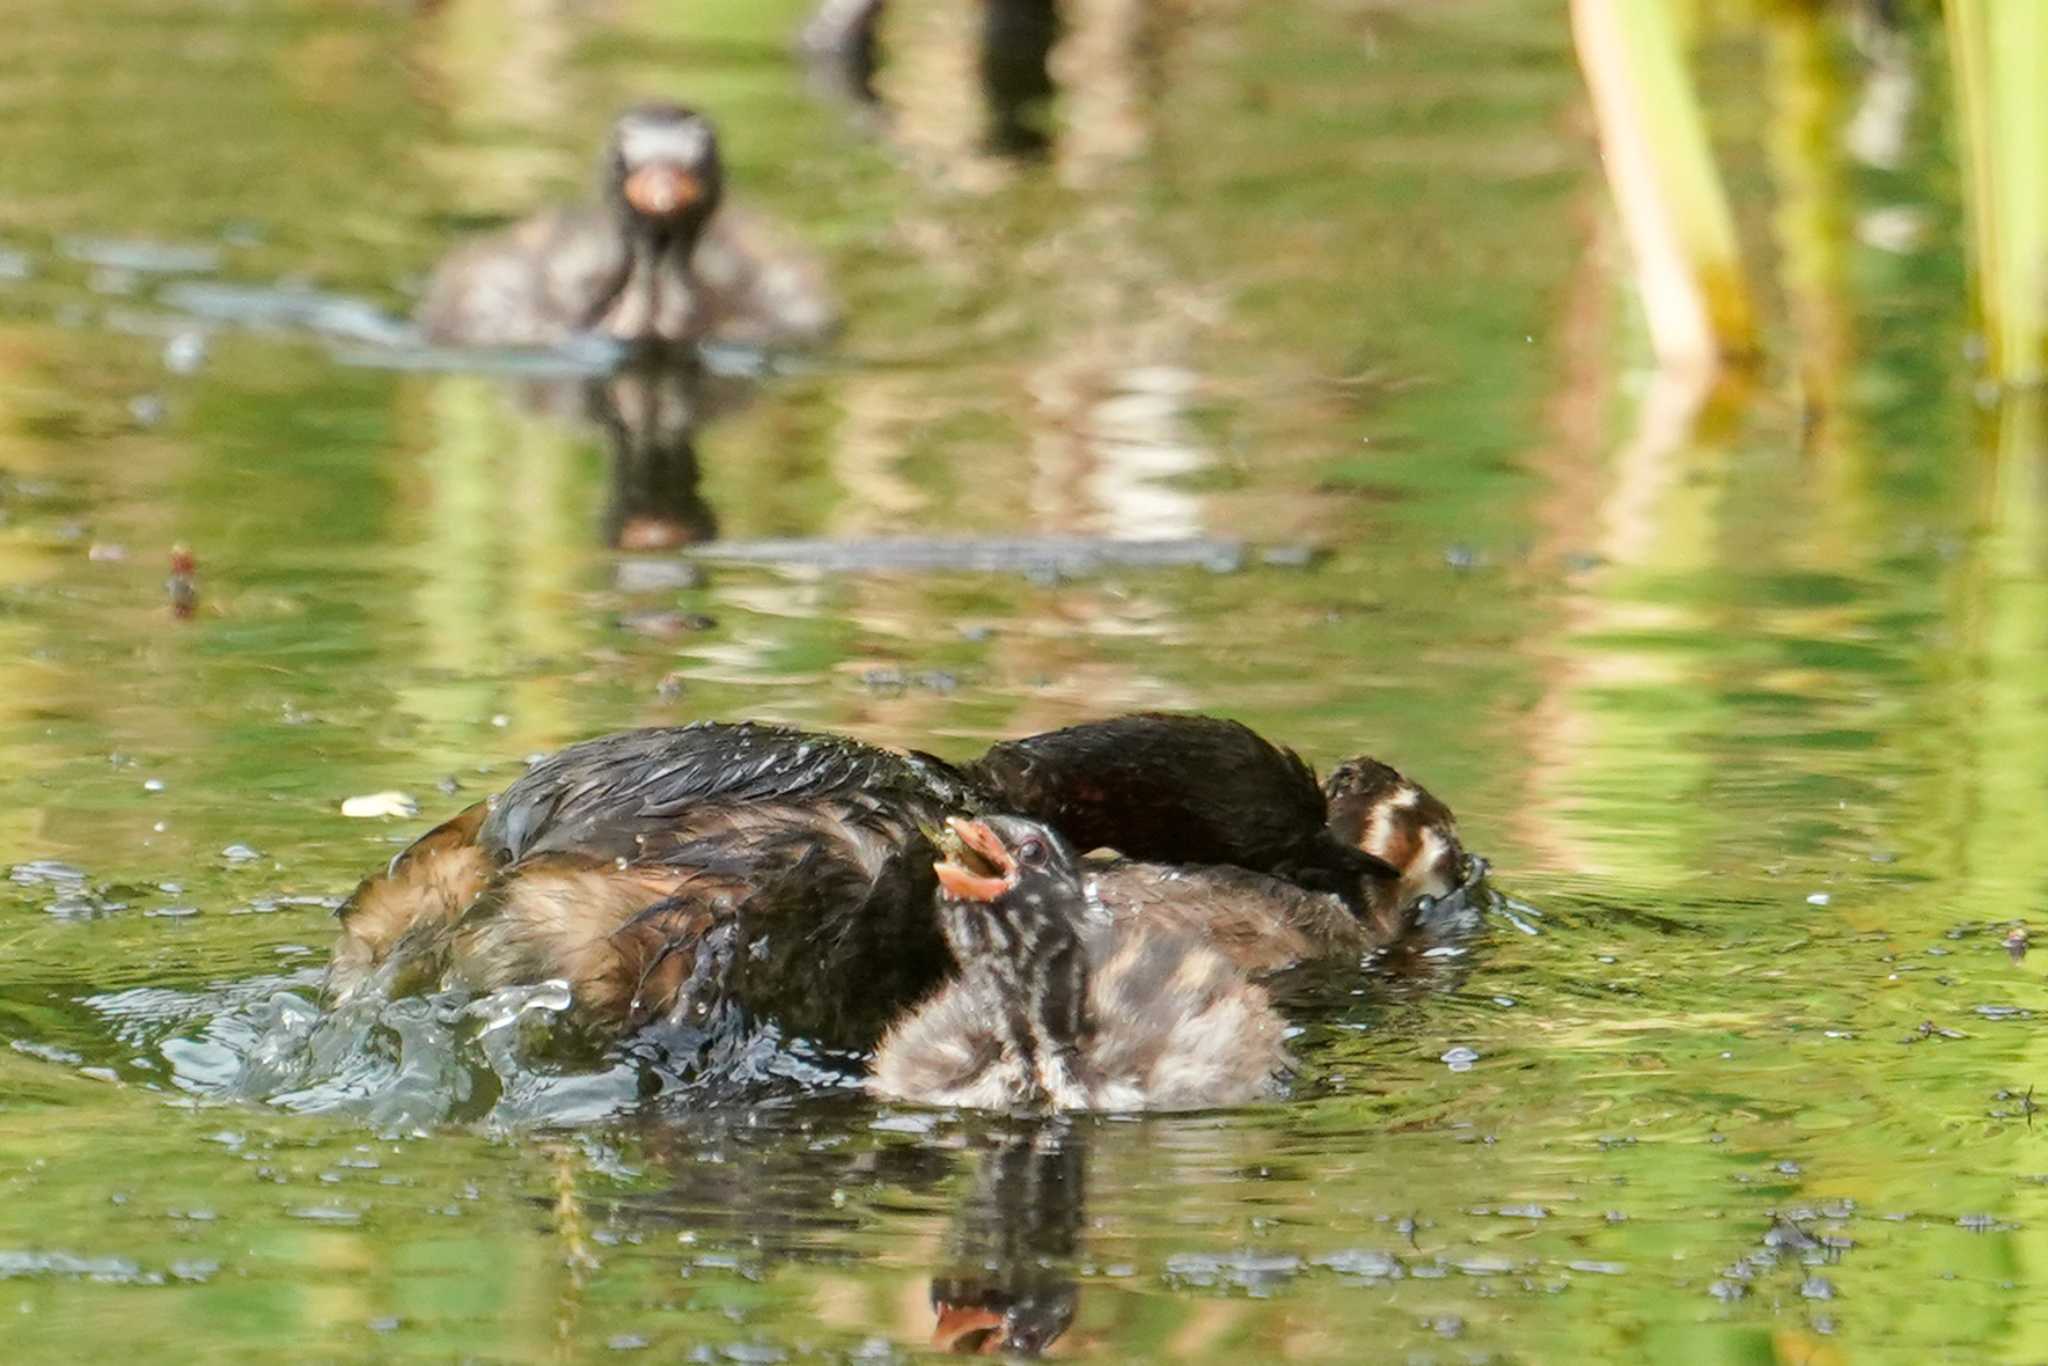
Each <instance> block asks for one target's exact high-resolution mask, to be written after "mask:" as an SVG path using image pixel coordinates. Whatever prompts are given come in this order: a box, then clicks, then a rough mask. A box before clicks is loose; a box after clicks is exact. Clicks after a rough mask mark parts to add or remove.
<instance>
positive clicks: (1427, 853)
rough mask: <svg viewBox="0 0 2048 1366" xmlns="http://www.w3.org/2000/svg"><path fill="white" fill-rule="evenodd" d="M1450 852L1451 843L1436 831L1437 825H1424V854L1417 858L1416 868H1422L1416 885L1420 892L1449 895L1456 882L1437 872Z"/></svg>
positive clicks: (1428, 894)
mask: <svg viewBox="0 0 2048 1366" xmlns="http://www.w3.org/2000/svg"><path fill="white" fill-rule="evenodd" d="M1449 852H1450V846H1449V844H1447V843H1446V842H1445V840H1444V837H1443V836H1442V835H1440V834H1438V833H1437V832H1436V829H1435V827H1433V826H1424V827H1423V829H1422V856H1421V857H1420V858H1418V859H1416V860H1415V866H1416V868H1418V869H1420V870H1421V876H1420V877H1418V878H1417V879H1416V886H1415V890H1416V891H1417V892H1418V893H1420V894H1423V895H1427V896H1447V895H1449V893H1450V891H1451V888H1452V886H1453V885H1454V884H1453V883H1452V882H1451V880H1450V879H1449V878H1446V877H1440V876H1438V874H1437V868H1438V865H1440V864H1441V863H1442V862H1443V860H1444V855H1446V854H1448V853H1449Z"/></svg>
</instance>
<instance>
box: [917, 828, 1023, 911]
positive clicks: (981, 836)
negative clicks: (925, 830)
mask: <svg viewBox="0 0 2048 1366" xmlns="http://www.w3.org/2000/svg"><path fill="white" fill-rule="evenodd" d="M946 825H947V827H948V828H949V829H950V830H952V832H953V837H954V838H955V839H957V840H959V841H960V846H961V853H960V854H956V855H955V856H953V857H951V858H944V859H940V860H939V861H938V862H937V863H934V864H933V865H932V871H933V872H934V873H937V874H938V875H939V885H940V886H941V887H944V888H945V889H946V891H947V893H948V894H949V895H951V896H955V897H958V898H959V899H960V900H962V901H994V900H995V899H996V898H997V897H999V896H1001V895H1002V894H1003V893H1004V892H1007V891H1009V890H1010V888H1011V887H1012V886H1014V885H1015V884H1016V881H1017V860H1015V859H1013V858H1011V857H1010V851H1009V850H1007V849H1005V848H1003V842H1002V840H1000V839H998V838H997V837H996V832H995V831H993V830H991V829H989V828H988V827H987V826H986V825H983V824H982V823H981V822H980V821H964V820H961V819H960V818H959V817H958V816H948V817H946ZM967 856H972V857H973V858H974V860H975V862H977V863H986V864H987V865H988V866H989V868H990V869H992V870H993V872H992V873H988V872H982V871H980V870H978V869H975V868H970V867H968V866H967Z"/></svg>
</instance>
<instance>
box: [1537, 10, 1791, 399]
mask: <svg viewBox="0 0 2048 1366" xmlns="http://www.w3.org/2000/svg"><path fill="white" fill-rule="evenodd" d="M1572 34H1573V37H1574V39H1575V41H1576V42H1577V45H1578V53H1579V64H1580V66H1581V68H1582V69H1583V70H1584V72H1585V76H1586V86H1587V89H1588V90H1589V91H1590V92H1591V95H1592V100H1593V111H1594V116H1595V118H1596V120H1597V121H1598V124H1599V128H1600V153H1601V158H1602V161H1603V162H1604V164H1605V166H1606V171H1607V181H1608V185H1609V187H1610V188H1611V189H1612V190H1613V192H1614V202H1615V206H1616V208H1617V209H1618V211H1619V212H1620V215H1621V221H1622V226H1623V227H1624V228H1625V229H1626V231H1627V233H1628V239H1629V248H1630V251H1631V253H1632V254H1633V255H1634V257H1635V264H1636V281H1637V285H1638V288H1639V290H1640V292H1641V295H1642V302H1643V311H1644V313H1645V314H1646V316H1647V318H1648V320H1649V325H1650V336H1651V341H1652V344H1653V345H1654V346H1655V347H1656V351H1657V358H1658V359H1659V361H1661V362H1662V363H1663V364H1664V365H1665V366H1666V367H1668V368H1683V369H1695V370H1705V369H1712V368H1714V367H1715V366H1716V365H1718V364H1719V363H1720V362H1721V361H1723V360H1725V359H1727V358H1731V357H1736V356H1742V355H1746V354H1748V353H1749V352H1750V351H1752V350H1753V349H1754V346H1755V331H1756V323H1755V320H1754V318H1753V316H1752V314H1751V310H1750V302H1749V292H1748V289H1747V287H1746V285H1745V284H1744V282H1743V277H1742V263H1741V256H1740V252H1739V251H1738V249H1737V246H1736V240H1735V221H1734V218H1733V216H1732V215H1731V214H1730V213H1729V210H1728V201H1727V197H1726V196H1725V195H1724V194H1723V192H1722V189H1721V180H1720V176H1719V174H1718V173H1717V172H1716V170H1715V168H1714V159H1713V149H1712V147H1711V146H1710V145H1709V143H1708V140H1707V130H1706V122H1705V120H1704V118H1703V117H1702V115H1701V112H1700V107H1699V100H1698V98H1697V96H1696V95H1695V93H1694V90H1693V85H1692V81H1691V78H1690V77H1689V76H1688V75H1687V74H1686V69H1685V55H1684V52H1683V50H1682V44H1681V39H1680V34H1679V30H1678V26H1677V24H1676V22H1675V20H1674V16H1673V15H1672V13H1671V6H1670V4H1669V2H1668V0H1573V3H1572Z"/></svg>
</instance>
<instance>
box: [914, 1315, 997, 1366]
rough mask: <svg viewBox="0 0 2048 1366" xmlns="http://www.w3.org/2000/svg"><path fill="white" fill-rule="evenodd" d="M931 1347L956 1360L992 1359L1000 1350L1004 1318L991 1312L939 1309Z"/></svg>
mask: <svg viewBox="0 0 2048 1366" xmlns="http://www.w3.org/2000/svg"><path fill="white" fill-rule="evenodd" d="M938 1318H939V1321H938V1323H937V1324H936V1325H934V1326H933V1328H932V1346H934V1347H936V1348H938V1349H939V1350H940V1351H942V1352H952V1353H954V1354H956V1355H959V1356H986V1357H992V1356H994V1355H996V1354H997V1353H998V1352H1000V1351H1002V1350H1003V1316H1002V1315H1001V1314H998V1313H996V1312H995V1311H994V1310H992V1309H982V1308H980V1307H978V1306H974V1305H968V1306H960V1305H952V1304H947V1305H941V1306H939V1311H938Z"/></svg>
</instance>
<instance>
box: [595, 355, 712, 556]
mask: <svg viewBox="0 0 2048 1366" xmlns="http://www.w3.org/2000/svg"><path fill="white" fill-rule="evenodd" d="M743 401H744V395H743V393H742V392H741V391H740V388H739V386H738V385H736V384H735V383H733V382H730V381H720V380H717V379H715V378H713V377H711V376H708V375H707V374H706V373H705V372H704V370H703V368H702V367H701V366H699V365H696V364H658V363H655V362H654V361H652V360H650V361H647V362H643V363H641V364H637V365H633V366H630V367H628V368H626V369H623V370H620V371H618V372H616V373H614V374H611V375H608V376H606V377H604V378H602V379H596V380H592V381H591V382H590V383H589V384H588V385H587V386H586V387H585V389H584V409H585V412H586V413H587V414H588V416H589V418H590V420H591V421H592V422H593V423H595V424H596V426H597V428H598V430H599V431H601V432H602V433H604V437H605V443H606V445H607V446H608V447H609V448H610V452H611V497H610V500H609V502H608V503H607V505H606V507H605V512H604V521H603V526H602V534H603V536H604V540H605V543H606V544H607V545H609V546H612V547H613V548H614V549H617V550H629V551H658V550H674V549H676V548H677V547H679V546H685V545H696V544H698V543H700V542H703V541H709V540H712V539H714V538H716V537H717V535H718V515H717V514H716V513H715V512H713V511H712V510H711V507H710V505H709V504H707V503H706V502H705V501H704V499H703V497H702V495H701V494H700V493H699V492H698V490H697V483H698V473H699V472H698V468H697V431H698V428H699V426H700V425H701V424H702V423H703V422H705V421H706V420H707V419H708V418H710V417H712V416H713V415H714V414H715V413H717V412H722V411H729V410H731V409H733V408H736V407H738V406H740V404H741V403H742V402H743Z"/></svg>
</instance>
